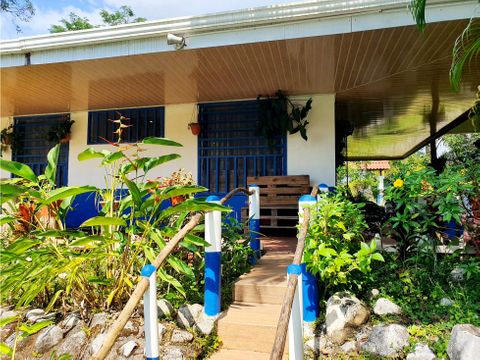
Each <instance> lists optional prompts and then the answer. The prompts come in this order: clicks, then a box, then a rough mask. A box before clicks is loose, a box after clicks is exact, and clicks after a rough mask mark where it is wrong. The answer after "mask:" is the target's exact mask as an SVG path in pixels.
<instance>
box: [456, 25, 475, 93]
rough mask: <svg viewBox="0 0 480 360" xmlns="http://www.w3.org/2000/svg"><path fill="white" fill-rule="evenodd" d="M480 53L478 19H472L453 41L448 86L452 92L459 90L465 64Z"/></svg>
mask: <svg viewBox="0 0 480 360" xmlns="http://www.w3.org/2000/svg"><path fill="white" fill-rule="evenodd" d="M479 53H480V19H479V18H472V19H471V20H470V22H469V23H468V25H467V27H466V28H465V30H463V32H462V34H461V35H460V36H459V37H458V38H457V39H456V40H455V44H454V46H453V59H452V65H451V66H450V85H451V87H452V89H453V90H454V91H458V89H459V88H460V82H461V80H462V73H463V70H464V67H465V65H466V64H468V63H470V61H472V60H474V59H475V58H476V57H477V55H478V54H479Z"/></svg>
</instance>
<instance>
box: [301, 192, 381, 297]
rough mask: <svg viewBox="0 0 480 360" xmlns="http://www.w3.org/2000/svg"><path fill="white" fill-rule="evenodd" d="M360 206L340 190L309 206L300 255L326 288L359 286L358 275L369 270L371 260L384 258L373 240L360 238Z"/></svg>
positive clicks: (363, 222)
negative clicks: (365, 240)
mask: <svg viewBox="0 0 480 360" xmlns="http://www.w3.org/2000/svg"><path fill="white" fill-rule="evenodd" d="M361 208H362V205H359V204H355V203H353V202H351V201H349V200H348V199H347V198H346V197H345V196H343V195H341V194H339V195H335V196H328V195H325V194H323V195H322V196H321V197H320V200H319V201H318V203H317V206H316V207H315V208H314V209H312V220H311V223H310V226H309V229H308V234H307V238H306V240H305V251H304V256H303V258H304V261H305V263H306V264H307V269H308V270H309V271H311V272H312V273H313V274H315V275H317V274H318V275H319V277H320V280H321V281H320V284H322V285H324V286H325V290H326V291H328V290H329V289H330V288H332V287H336V288H342V287H344V288H347V287H350V286H352V285H354V284H356V285H358V286H360V282H359V279H360V278H361V277H362V276H363V275H367V274H368V273H369V272H370V271H371V263H372V261H383V257H382V255H381V254H380V253H378V252H376V243H375V241H371V242H370V243H365V242H363V241H362V240H363V237H362V231H363V230H365V228H366V224H365V221H364V217H363V213H362V210H361ZM360 274H363V275H360ZM359 276H360V278H359Z"/></svg>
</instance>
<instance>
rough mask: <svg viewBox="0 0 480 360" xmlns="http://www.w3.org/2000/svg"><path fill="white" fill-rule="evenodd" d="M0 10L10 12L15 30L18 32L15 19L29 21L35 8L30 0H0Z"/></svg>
mask: <svg viewBox="0 0 480 360" xmlns="http://www.w3.org/2000/svg"><path fill="white" fill-rule="evenodd" d="M0 12H2V13H7V14H10V15H11V16H12V17H13V23H14V24H15V27H16V28H17V32H20V31H21V30H20V26H19V25H18V24H17V23H16V22H15V21H16V20H20V21H29V20H30V19H31V18H32V16H33V15H34V14H35V8H34V7H33V4H32V2H31V1H30V0H0Z"/></svg>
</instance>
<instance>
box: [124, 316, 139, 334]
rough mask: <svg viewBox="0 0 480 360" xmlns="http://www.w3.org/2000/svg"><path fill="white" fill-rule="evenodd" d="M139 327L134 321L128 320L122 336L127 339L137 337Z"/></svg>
mask: <svg viewBox="0 0 480 360" xmlns="http://www.w3.org/2000/svg"><path fill="white" fill-rule="evenodd" d="M138 330H139V329H138V326H137V325H136V323H135V322H133V321H132V320H128V321H127V323H126V324H125V326H124V328H123V329H122V332H121V336H123V337H127V336H130V335H137V334H138Z"/></svg>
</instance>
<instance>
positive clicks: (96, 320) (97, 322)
mask: <svg viewBox="0 0 480 360" xmlns="http://www.w3.org/2000/svg"><path fill="white" fill-rule="evenodd" d="M106 323H107V313H105V312H101V313H97V314H95V315H93V317H92V321H90V328H91V329H93V328H94V327H95V326H100V327H101V328H102V329H103V328H104V327H105V324H106Z"/></svg>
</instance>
